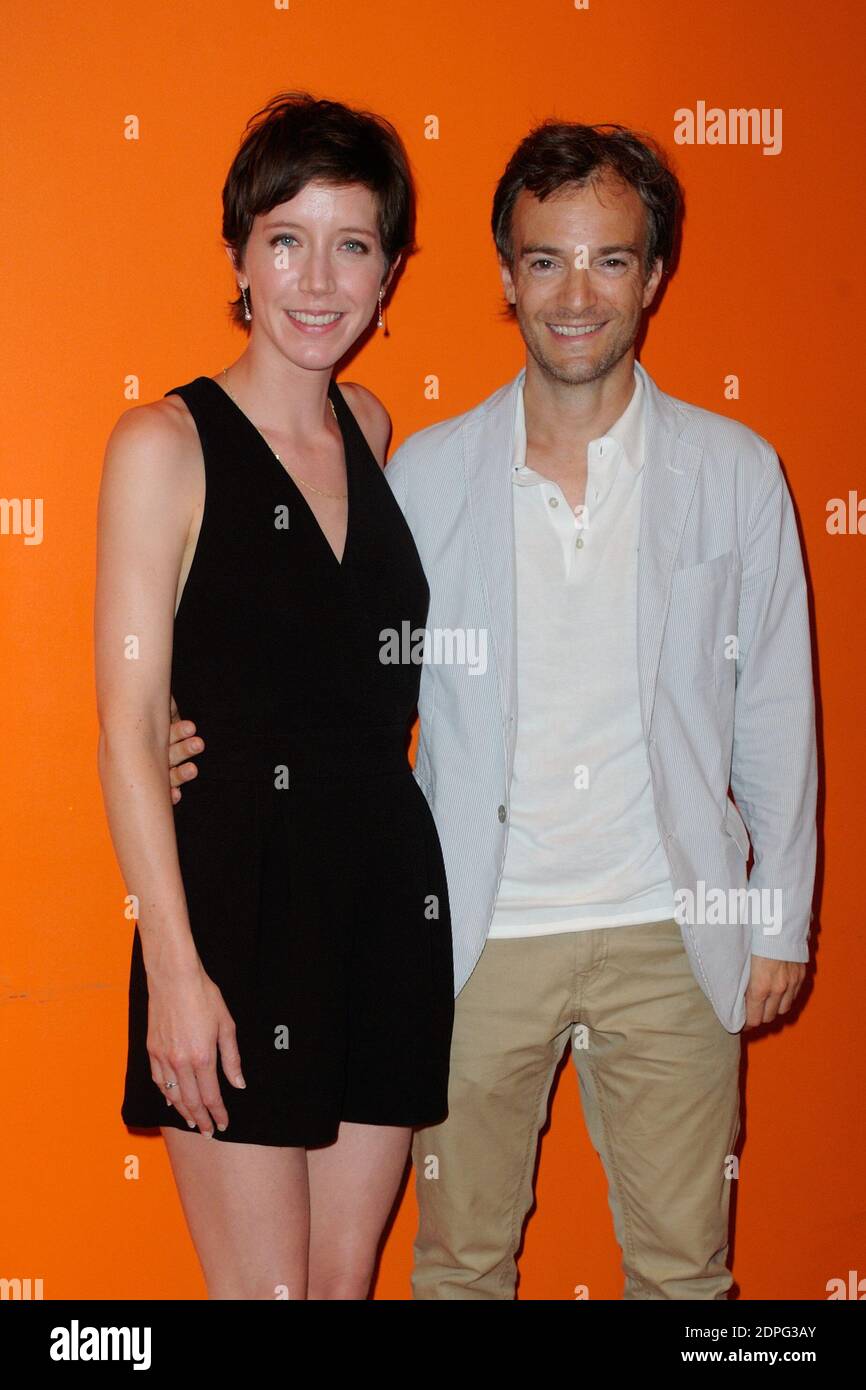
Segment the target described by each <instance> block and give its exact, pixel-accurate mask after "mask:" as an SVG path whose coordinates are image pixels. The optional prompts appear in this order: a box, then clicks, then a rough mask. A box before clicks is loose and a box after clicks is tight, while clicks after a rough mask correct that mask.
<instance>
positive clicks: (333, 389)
mask: <svg viewBox="0 0 866 1390" xmlns="http://www.w3.org/2000/svg"><path fill="white" fill-rule="evenodd" d="M202 380H203V381H209V382H210V383H211V385H212V386H214V387H216V389H217V391H219V393H220V395H221V396H222V397H223V398H224V399H225V400H226V401H227V402H228V404H229V406H231V407H232V408H233V409H234V411H235V413H236V415H238V416H240V418H241V420H242V421H243V422H244V424H246V425H247V426H248V427H249V429H250V430H251V432H252V434H253V436H254V437H255V439H257V440H258V442H259V444H260V445H261V446H262V448H263V449H264V450H265V452H266V454H267V455H268V457H269V458H270V460H271V463H272V465H273V466H274V468H276V469H277V471H278V472H279V473H280V474H281V475H282V477H283V478H285V479H287V480H288V482H289V483H290V484H291V487H292V488H293V489H294V492H295V494H296V495H297V496H298V497H299V498H300V500H301V502H302V503H303V506H304V507H305V509H306V511H307V513H308V515H309V518H310V521H311V522H312V523H313V526H314V527H315V529H316V531H317V532H318V534H319V536H320V537H321V540H322V544H323V545H324V546H325V548H326V550H327V551H328V554H329V555H330V557H331V559H332V561H333V563H334V564H335V565H336V567H337V569H338V570H340V571H342V570H344V569H345V568H346V555H347V554H348V550H349V539H350V536H351V531H352V514H353V511H354V508H353V506H352V466H351V461H350V460H351V450H350V448H349V446H348V444H347V442H346V431H345V429H344V427H343V420H342V417H341V414H340V411H341V409H342V408H343V407H344V406H345V404H346V403H345V401H344V400H343V399H342V396H341V393H340V390H339V387H338V386H337V383H336V382H335V381H334V379H333V377H332V378H331V380H330V381H329V382H328V399H329V400H334V396H338V397H340V399H339V401H338V402H337V401H335V402H334V412H335V415H336V420H337V426H338V428H339V431H340V438H341V439H342V441H343V463H344V467H345V470H346V538H345V540H344V542H343V553H342V555H341V556H340V558H339V559H338V558H337V552H336V551H335V550H334V547H333V546H332V545H331V542H330V541H329V540H328V537H327V536H326V535H325V533H324V531H323V530H322V527H321V525H320V523H319V519H318V517H317V516H316V513H315V512H314V511H313V509H312V507H311V506H310V504H309V502H308V501H307V499H306V497H305V496H304V494H303V492H302V491H301V489H300V487H299V486H298V484H297V483H296V482H295V480H294V478H293V477H292V475H291V473H290V472H289V470H288V469H287V468H284V467H283V465H282V463H281V461H280V460H279V459H278V458H277V456H276V454H275V453H274V451H273V449H272V448H271V446H270V444H269V443H268V441H267V440H266V439H265V437H264V435H263V434H262V432H261V430H259V428H258V427H257V426H256V425H254V424H253V422H252V420H251V419H250V417H249V415H247V413H246V411H244V410H241V408H240V406H239V405H238V403H237V401H236V400H234V399H233V398H232V397H231V396H230V395H229V393H228V391H227V390H226V389H225V387H224V386H220V384H219V382H218V381H216V380H215V378H214V377H212V376H205V377H202ZM332 393H333V394H332ZM346 408H348V407H346Z"/></svg>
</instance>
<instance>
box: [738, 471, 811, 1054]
mask: <svg viewBox="0 0 866 1390" xmlns="http://www.w3.org/2000/svg"><path fill="white" fill-rule="evenodd" d="M738 641H739V652H738V657H737V688H736V696H735V704H734V741H733V757H732V765H731V790H732V791H733V793H734V797H735V798H736V802H737V805H738V807H739V809H740V811H741V813H742V815H743V819H744V820H745V822H746V826H747V828H748V831H749V836H750V839H751V841H752V847H753V850H754V856H755V862H754V867H753V869H752V874H751V877H750V879H749V889H750V890H752V889H759V890H766V895H767V901H769V902H770V903H772V904H776V903H778V904H779V905H780V907H781V926H780V929H777V928H778V924H777V923H768V922H766V921H761V922H757V923H755V925H754V927H753V932H752V955H753V971H752V983H751V984H750V995H751V998H750V999H747V1003H749V1004H750V1013H751V1022H752V1023H755V1022H761V1021H763V1022H766V1021H768V1008H769V1009H772V1012H771V1013H770V1014H769V1017H772V1016H774V1013H775V1008H774V1007H773V1004H772V1000H770V1002H769V1004H765V1006H764V1007H763V1009H761V1008H760V1007H759V1006H760V1005H761V999H762V997H763V999H764V1000H765V1001H766V1000H767V997H768V996H773V995H776V996H777V999H778V1001H780V1003H781V1005H784V1007H779V1012H785V1011H786V1008H787V1007H790V1002H791V999H792V998H793V994H795V993H796V989H797V988H799V984H800V983H801V982H802V978H803V976H804V974H805V971H803V970H802V969H796V970H795V969H794V968H793V967H789V968H784V967H783V966H781V965H779V966H778V967H777V968H773V967H772V966H771V963H773V962H775V963H784V962H799V963H801V964H802V963H804V962H806V961H808V959H809V925H810V922H811V916H812V912H811V908H812V894H813V891H814V882H815V855H816V843H817V831H816V824H815V816H816V800H817V780H818V779H817V749H816V739H815V697H814V689H813V679H812V648H811V634H810V625H809V604H808V595H807V589H806V577H805V573H804V569H803V558H802V554H801V550H800V540H799V536H798V534H797V526H796V522H795V519H794V508H793V504H792V502H791V497H790V493H789V491H788V487H787V484H786V483H785V479H784V475H783V474H782V470H781V468H780V466H779V460H778V458H777V456H776V454H775V452H774V451H773V450H770V451H769V457H768V460H767V465H766V471H765V473H764V476H763V478H762V480H761V483H760V485H759V488H758V492H757V495H756V497H755V501H754V504H753V507H752V515H751V517H750V519H749V527H748V536H747V540H746V546H745V552H744V557H743V576H742V588H741V593H740V610H739V622H738ZM777 890H778V894H779V896H778V898H777V897H775V896H774V894H775V893H776V891H777ZM764 897H765V894H764V893H762V898H761V900H764ZM762 915H763V914H762ZM768 925H769V926H770V930H769V931H768V930H767V927H768ZM754 958H758V959H757V960H756V959H754ZM792 986H793V993H792V992H791V991H792ZM749 1021H750V1020H749V1018H747V1026H749Z"/></svg>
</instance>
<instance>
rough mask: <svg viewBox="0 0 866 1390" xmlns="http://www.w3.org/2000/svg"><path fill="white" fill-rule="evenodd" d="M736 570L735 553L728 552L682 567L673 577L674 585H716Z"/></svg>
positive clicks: (674, 572)
mask: <svg viewBox="0 0 866 1390" xmlns="http://www.w3.org/2000/svg"><path fill="white" fill-rule="evenodd" d="M733 568H734V552H733V551H732V550H726V551H725V553H724V555H713V556H712V557H711V558H710V559H709V560H699V561H698V563H697V564H696V565H680V566H678V567H677V568H676V569H675V570H674V571H673V574H672V576H671V583H672V584H674V585H683V584H714V583H717V582H718V581H719V580H720V579H724V578H725V576H726V575H727V574H729V573H730V571H731V570H732V569H733Z"/></svg>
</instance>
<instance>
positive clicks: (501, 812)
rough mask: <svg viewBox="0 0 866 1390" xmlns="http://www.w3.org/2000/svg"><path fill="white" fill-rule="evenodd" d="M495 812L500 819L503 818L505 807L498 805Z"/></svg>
mask: <svg viewBox="0 0 866 1390" xmlns="http://www.w3.org/2000/svg"><path fill="white" fill-rule="evenodd" d="M496 814H497V816H498V817H499V819H500V820H505V807H504V806H500V807H499V810H498V811H497V812H496Z"/></svg>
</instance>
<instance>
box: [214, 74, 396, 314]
mask: <svg viewBox="0 0 866 1390" xmlns="http://www.w3.org/2000/svg"><path fill="white" fill-rule="evenodd" d="M246 131H247V134H246V135H245V136H244V139H243V140H242V142H241V145H240V148H239V149H238V152H237V154H236V155H235V157H234V160H233V162H232V166H231V168H230V169H229V172H228V177H227V178H226V181H225V184H224V186H223V194H222V197H223V224H222V235H223V242H224V244H225V245H226V246H227V247H231V249H232V252H233V253H234V260H235V264H236V265H237V266H240V265H242V263H243V256H244V251H245V250H246V244H247V241H248V239H249V235H250V232H251V231H252V228H253V221H254V219H255V218H256V217H257V216H260V215H262V214H264V213H268V212H270V210H271V208H274V207H277V206H278V205H279V204H280V203H285V202H288V200H289V199H290V198H294V197H295V196H296V195H297V194H298V193H300V191H301V189H302V188H304V187H305V185H306V184H307V183H309V182H310V180H311V179H321V180H323V181H324V182H326V183H333V184H347V183H360V184H363V185H364V186H365V187H366V188H369V189H370V191H371V192H372V193H373V194H374V196H375V199H376V203H377V205H378V230H379V239H380V241H381V243H382V250H383V252H384V255H385V274H387V272H388V271H389V270H390V268H391V266H392V265H393V263H394V261H395V260H396V258H397V256H398V254H399V253H400V252H401V251H403V252H405V251H408V250H411V249H412V247H413V245H414V235H415V189H414V184H413V181H412V173H411V170H410V167H409V158H408V155H407V154H406V151H405V149H404V147H403V142H402V141H401V139H400V137H399V135H398V134H397V132H396V130H395V129H394V127H393V126H392V125H391V124H390V122H389V121H386V120H385V118H384V117H383V116H378V115H376V114H375V113H374V112H372V111H356V110H353V109H351V108H350V107H348V106H344V105H343V104H342V103H341V102H339V101H325V100H319V99H317V98H315V97H313V96H311V95H310V93H309V92H280V93H278V94H277V95H276V96H275V97H272V98H271V100H270V101H269V102H268V103H267V105H265V106H263V107H262V109H261V110H260V111H257V112H256V113H255V115H254V116H251V117H250V119H249V121H248V122H247V125H246ZM383 278H384V277H383ZM247 296H248V298H249V291H247ZM230 317H231V319H232V321H233V322H234V323H236V324H237V325H238V327H239V328H242V329H244V331H245V332H247V333H249V331H250V325H249V324H248V323H247V322H246V320H245V319H244V304H243V299H242V297H241V296H240V295H238V297H237V298H236V299H234V300H232V301H230Z"/></svg>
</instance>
